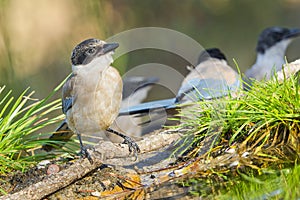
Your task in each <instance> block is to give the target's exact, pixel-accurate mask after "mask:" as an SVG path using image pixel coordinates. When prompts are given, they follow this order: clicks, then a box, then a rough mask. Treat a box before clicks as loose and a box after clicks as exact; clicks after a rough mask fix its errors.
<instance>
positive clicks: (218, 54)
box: [197, 48, 227, 65]
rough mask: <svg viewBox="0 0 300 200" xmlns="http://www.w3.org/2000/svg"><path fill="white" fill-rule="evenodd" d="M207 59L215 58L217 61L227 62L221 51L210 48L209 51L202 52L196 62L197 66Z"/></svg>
mask: <svg viewBox="0 0 300 200" xmlns="http://www.w3.org/2000/svg"><path fill="white" fill-rule="evenodd" d="M209 58H216V59H219V60H225V61H227V59H226V57H225V55H224V54H223V53H222V51H221V50H220V49H218V48H210V49H206V50H205V51H203V52H202V53H201V54H200V56H199V58H198V62H197V65H198V64H199V63H201V62H204V61H206V60H208V59H209Z"/></svg>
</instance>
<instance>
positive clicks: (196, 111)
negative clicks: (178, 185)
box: [180, 76, 300, 162]
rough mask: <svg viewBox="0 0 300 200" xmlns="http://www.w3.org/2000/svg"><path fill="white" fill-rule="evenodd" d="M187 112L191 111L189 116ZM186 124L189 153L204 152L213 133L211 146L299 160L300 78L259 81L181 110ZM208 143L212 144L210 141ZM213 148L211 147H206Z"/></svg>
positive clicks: (285, 159) (274, 158)
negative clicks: (183, 110)
mask: <svg viewBox="0 0 300 200" xmlns="http://www.w3.org/2000/svg"><path fill="white" fill-rule="evenodd" d="M187 112H189V113H188V114H187ZM180 115H181V118H182V119H183V123H182V124H181V125H180V126H181V127H190V130H189V133H187V136H186V137H191V135H192V137H193V138H194V139H193V142H191V144H190V145H189V147H193V150H191V152H189V156H192V157H193V156H198V155H199V154H202V153H203V152H201V151H202V150H203V148H201V147H203V146H204V143H207V140H208V139H209V138H210V137H211V138H213V140H210V142H211V147H213V146H214V147H216V146H217V145H218V144H219V145H221V146H224V145H225V146H227V147H230V146H234V148H238V149H239V150H240V151H243V152H246V151H247V152H251V153H252V155H255V156H258V157H260V158H261V159H263V158H268V159H269V158H272V160H276V161H279V160H281V161H282V162H285V161H290V162H294V161H295V160H297V159H299V155H300V154H299V150H300V138H299V132H300V97H299V78H298V76H294V77H291V78H289V79H286V80H284V81H283V83H280V82H279V81H278V80H277V79H276V78H275V79H273V80H270V81H267V82H258V81H254V82H253V85H252V87H251V90H249V91H240V92H239V94H238V97H237V98H232V97H229V98H228V97H226V98H222V99H216V100H214V101H201V102H197V103H196V104H195V105H194V106H193V109H192V110H190V111H186V112H183V113H181V114H180ZM206 145H207V144H206ZM210 150H213V148H210V149H206V152H207V151H210Z"/></svg>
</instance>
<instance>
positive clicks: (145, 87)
mask: <svg viewBox="0 0 300 200" xmlns="http://www.w3.org/2000/svg"><path fill="white" fill-rule="evenodd" d="M122 80H123V91H122V102H121V108H123V107H127V106H129V105H130V106H133V105H137V104H139V103H141V102H142V101H144V100H145V99H146V98H147V96H148V92H149V91H150V90H151V88H152V87H153V85H155V84H156V83H157V82H158V81H159V78H157V77H145V76H125V77H123V78H122ZM140 123H141V118H137V117H133V116H118V117H117V118H116V119H115V121H114V123H113V124H112V125H111V128H112V129H114V130H118V131H121V132H124V133H126V134H128V135H129V136H134V137H141V136H142V133H143V132H142V131H143V130H142V127H141V126H139V124H140ZM89 134H91V135H86V137H85V140H88V141H91V142H98V141H99V140H100V139H104V140H108V141H112V142H114V143H117V142H120V139H122V138H120V137H119V136H117V135H112V134H111V133H110V132H108V131H102V132H97V133H89ZM73 135H74V132H73V131H71V130H70V129H69V127H68V124H67V121H66V119H64V120H63V121H62V122H61V123H60V125H59V126H58V127H57V128H56V129H55V131H54V133H53V134H52V135H51V136H50V137H49V139H50V140H51V141H62V142H64V143H65V142H68V141H69V140H70V138H71V137H72V136H73ZM64 143H60V144H55V145H50V144H45V145H43V146H42V149H43V150H45V151H47V152H49V151H52V150H54V149H57V148H60V147H62V146H63V144H64Z"/></svg>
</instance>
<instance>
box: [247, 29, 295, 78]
mask: <svg viewBox="0 0 300 200" xmlns="http://www.w3.org/2000/svg"><path fill="white" fill-rule="evenodd" d="M299 35H300V29H298V28H284V27H277V26H275V27H268V28H266V29H264V30H263V31H262V32H261V33H260V35H259V38H258V41H257V46H256V52H257V57H256V61H255V63H254V64H253V65H252V67H251V68H249V69H248V70H246V72H245V76H246V77H245V78H244V80H245V81H246V82H247V83H250V84H251V80H250V79H256V80H258V81H261V80H263V79H265V80H269V79H270V78H271V77H272V76H273V75H274V74H275V73H276V72H278V71H280V70H281V69H282V65H283V64H285V58H284V56H285V52H286V49H287V48H288V46H289V44H290V43H291V42H292V41H293V39H295V38H296V37H298V36H299Z"/></svg>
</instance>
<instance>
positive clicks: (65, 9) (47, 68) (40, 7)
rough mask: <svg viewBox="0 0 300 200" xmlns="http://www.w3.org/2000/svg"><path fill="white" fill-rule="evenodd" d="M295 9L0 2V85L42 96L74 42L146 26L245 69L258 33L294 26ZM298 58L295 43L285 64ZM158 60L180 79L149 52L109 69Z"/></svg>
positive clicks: (173, 62)
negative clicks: (187, 39)
mask: <svg viewBox="0 0 300 200" xmlns="http://www.w3.org/2000/svg"><path fill="white" fill-rule="evenodd" d="M299 11H300V1H298V0H282V1H279V0H265V1H251V0H243V1H236V0H235V1H234V0H202V1H200V0H198V1H196V0H195V1H194V0H186V1H175V0H174V1H172V0H156V1H150V0H149V1H140V0H132V1H127V0H113V1H99V0H85V1H80V0H51V1H50V0H26V1H20V0H1V1H0V15H1V16H0V26H1V29H0V85H7V87H8V88H10V89H13V90H14V93H15V94H19V93H20V91H22V90H24V89H25V88H27V87H28V86H30V87H31V88H32V90H35V91H36V95H35V96H36V97H38V98H42V97H45V96H46V95H47V94H49V92H50V91H51V90H52V89H53V88H54V87H55V86H57V85H58V84H59V83H60V82H61V81H62V80H63V79H64V78H65V77H66V76H67V75H68V74H69V73H70V71H71V65H70V54H71V51H72V49H73V47H74V46H75V45H76V44H77V43H78V42H80V41H82V40H83V39H86V38H90V37H96V38H101V39H105V38H108V37H110V36H112V35H115V34H117V33H120V32H122V31H125V30H129V29H132V28H137V27H147V26H154V27H164V28H169V29H173V30H176V31H179V32H182V33H184V34H186V35H188V36H190V37H192V38H193V39H195V40H196V41H198V42H199V43H200V44H201V45H202V46H204V47H205V48H209V47H219V48H220V49H222V51H223V52H225V54H226V56H227V59H228V60H229V62H230V64H231V66H234V64H233V62H232V59H233V58H234V59H236V60H237V62H238V64H239V67H240V68H241V71H245V69H246V68H247V67H248V66H251V65H252V63H253V62H254V61H255V46H256V41H257V37H258V34H259V33H260V32H261V31H262V30H263V29H264V28H266V27H269V26H274V25H276V26H285V27H300V21H299V19H300V12H299ZM174 42H176V41H174ZM299 52H300V39H297V40H295V41H294V42H293V43H292V44H291V45H290V47H289V49H288V51H287V58H288V60H289V61H293V60H295V59H296V58H299V57H300V53H299ZM158 55H159V59H156V60H155V62H160V63H162V64H166V65H168V66H172V67H173V66H174V67H177V68H179V71H181V72H182V73H183V74H184V73H185V66H186V65H187V64H188V63H185V61H183V60H182V59H178V58H174V55H172V54H171V53H168V52H163V53H162V52H157V51H156V52H155V51H151V50H148V51H143V52H138V51H137V52H132V53H130V54H128V55H125V56H122V57H121V58H120V59H118V60H116V63H115V66H116V67H117V68H118V69H119V70H120V71H121V73H124V72H125V71H127V70H129V69H130V67H133V66H136V65H137V64H142V63H148V62H154V61H153V60H151V59H153V57H155V56H158ZM178 84H179V83H178Z"/></svg>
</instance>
